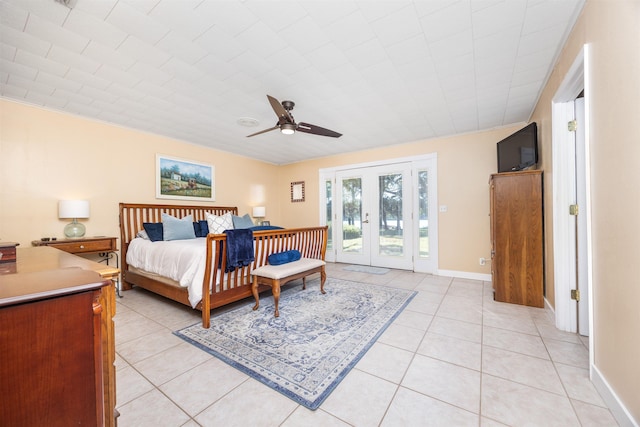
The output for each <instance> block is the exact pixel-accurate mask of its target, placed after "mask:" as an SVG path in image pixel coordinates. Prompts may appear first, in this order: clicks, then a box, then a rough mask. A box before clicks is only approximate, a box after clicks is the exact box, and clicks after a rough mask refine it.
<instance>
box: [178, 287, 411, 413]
mask: <svg viewBox="0 0 640 427" xmlns="http://www.w3.org/2000/svg"><path fill="white" fill-rule="evenodd" d="M319 287H320V284H319V279H315V280H312V281H309V282H308V283H307V289H306V290H302V287H301V286H299V285H296V286H293V287H290V288H288V289H286V290H284V291H283V292H282V293H281V295H280V307H279V308H280V317H278V318H275V317H274V316H273V309H274V307H273V297H270V296H268V297H267V296H263V297H262V298H261V299H260V308H259V309H258V310H257V311H253V310H252V309H251V307H252V306H253V301H251V303H250V304H247V305H242V306H240V307H238V308H235V309H232V310H230V311H227V312H225V313H221V314H219V315H216V316H214V317H213V318H212V319H211V328H210V329H204V328H202V326H201V324H200V323H198V324H195V325H193V326H189V327H187V328H184V329H181V330H179V331H176V332H175V334H176V335H177V336H179V337H181V338H183V339H184V340H186V341H187V342H189V343H191V344H194V345H195V346H197V347H200V348H201V349H203V350H205V351H207V352H209V353H210V354H212V355H214V356H216V357H218V358H219V359H221V360H223V361H224V362H226V363H228V364H229V365H231V366H233V367H234V368H237V369H239V370H241V371H242V372H244V373H246V374H248V375H250V376H251V377H253V378H255V379H257V380H259V381H261V382H262V383H264V384H266V385H268V386H269V387H271V388H273V389H275V390H277V391H279V392H280V393H282V394H284V395H285V396H287V397H289V398H291V399H293V400H294V401H296V402H298V403H300V404H301V405H304V406H306V407H307V408H309V409H317V408H318V407H319V406H320V404H321V403H322V402H323V401H324V400H325V399H326V398H327V396H328V395H329V394H330V393H331V392H332V391H333V389H335V387H336V386H337V385H338V384H339V383H340V381H342V379H343V378H344V377H345V376H346V375H347V373H348V372H349V371H350V370H351V368H353V367H354V366H355V365H356V363H357V362H358V360H360V358H361V357H362V356H363V355H364V354H365V353H366V352H367V350H368V349H369V348H370V347H371V346H372V345H373V343H374V342H375V341H376V340H377V339H378V337H379V336H380V335H381V334H382V333H383V332H384V330H385V329H386V328H387V327H388V326H389V324H391V322H392V321H393V320H394V319H395V318H396V317H397V316H398V314H400V312H402V310H403V309H404V308H405V307H406V305H407V304H408V303H409V302H410V301H411V299H412V298H413V297H414V296H415V294H416V293H415V292H413V291H407V290H404V289H395V288H388V287H383V286H377V285H370V284H365V283H358V282H350V281H346V280H340V279H335V278H327V281H326V283H325V286H324V289H325V291H327V293H326V294H325V295H322V294H321V293H320V291H319Z"/></svg>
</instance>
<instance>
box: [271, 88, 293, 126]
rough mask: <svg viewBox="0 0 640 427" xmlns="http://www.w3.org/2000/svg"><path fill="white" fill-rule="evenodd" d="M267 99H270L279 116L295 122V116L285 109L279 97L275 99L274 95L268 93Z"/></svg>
mask: <svg viewBox="0 0 640 427" xmlns="http://www.w3.org/2000/svg"><path fill="white" fill-rule="evenodd" d="M267 99H269V103H270V104H271V108H273V111H275V113H276V115H277V116H278V118H280V117H284V118H285V119H287V121H288V122H289V123H294V121H293V117H291V114H289V112H288V111H287V110H285V109H284V107H283V106H282V104H281V103H280V101H278V100H277V99H275V98H274V97H273V96H270V95H267Z"/></svg>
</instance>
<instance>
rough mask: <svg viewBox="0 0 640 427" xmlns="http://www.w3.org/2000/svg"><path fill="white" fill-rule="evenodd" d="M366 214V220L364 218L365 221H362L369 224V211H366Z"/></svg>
mask: <svg viewBox="0 0 640 427" xmlns="http://www.w3.org/2000/svg"><path fill="white" fill-rule="evenodd" d="M364 215H365V216H364V217H365V220H364V221H362V223H363V224H369V214H368V213H366V214H364Z"/></svg>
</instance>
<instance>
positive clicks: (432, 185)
mask: <svg viewBox="0 0 640 427" xmlns="http://www.w3.org/2000/svg"><path fill="white" fill-rule="evenodd" d="M437 160H438V154H437V153H429V154H423V155H419V156H411V157H399V158H393V159H387V160H378V161H372V162H365V163H355V164H349V165H343V166H336V167H332V168H322V169H320V170H319V171H318V176H319V179H318V189H319V198H320V200H319V210H320V212H319V218H320V224H327V213H326V199H325V185H326V184H325V183H326V181H329V180H330V181H331V182H332V186H333V192H332V198H333V206H332V212H333V214H334V215H335V206H336V205H335V203H336V202H335V196H336V191H335V186H336V173H337V172H340V171H344V170H349V169H360V168H368V167H377V166H386V165H392V164H395V163H411V169H412V175H413V174H414V172H415V170H416V168H420V169H423V168H425V167H428V168H429V170H430V171H431V172H432V173H431V174H430V175H429V178H430V182H429V200H430V201H431V202H432V203H431V204H430V206H429V245H430V247H433V248H434V250H433V251H430V257H431V262H430V264H429V265H432V266H433V271H422V269H419V268H420V267H421V266H422V265H424V263H420V262H418V261H416V252H415V247H416V245H415V244H414V245H412V250H413V251H414V253H413V256H414V260H413V270H414V271H418V272H425V273H433V274H437V273H438V186H437V164H438V162H437ZM415 182H417V178H416V177H415V176H412V186H414V184H415ZM414 209H415V207H413V205H412V210H414ZM413 213H415V212H413ZM413 213H412V222H413V224H412V225H413V230H418V229H419V227H417V226H416V224H417V222H418V220H419V218H418V216H417V215H413ZM336 235H337V229H336V227H335V226H334V227H332V236H331V241H332V243H333V249H332V251H329V250H327V253H326V256H325V259H326V260H327V261H329V262H335V260H336V257H335V251H336V248H335V245H336V242H337V239H336ZM416 267H418V269H417V268H416Z"/></svg>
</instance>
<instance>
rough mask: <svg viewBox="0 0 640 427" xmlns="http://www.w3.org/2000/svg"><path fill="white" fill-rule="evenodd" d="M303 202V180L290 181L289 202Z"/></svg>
mask: <svg viewBox="0 0 640 427" xmlns="http://www.w3.org/2000/svg"><path fill="white" fill-rule="evenodd" d="M295 202H304V181H296V182H292V183H291V203H295Z"/></svg>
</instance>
